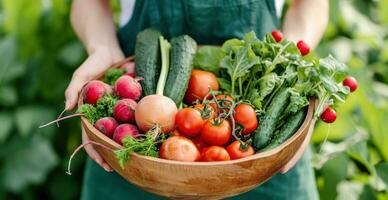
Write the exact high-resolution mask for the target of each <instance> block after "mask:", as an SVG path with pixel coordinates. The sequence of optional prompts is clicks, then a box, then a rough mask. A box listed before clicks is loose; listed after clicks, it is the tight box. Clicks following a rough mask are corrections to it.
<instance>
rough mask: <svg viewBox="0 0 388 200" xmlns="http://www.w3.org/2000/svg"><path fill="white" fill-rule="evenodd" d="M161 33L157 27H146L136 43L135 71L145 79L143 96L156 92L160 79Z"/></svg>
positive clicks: (142, 85)
mask: <svg viewBox="0 0 388 200" xmlns="http://www.w3.org/2000/svg"><path fill="white" fill-rule="evenodd" d="M160 36H161V33H160V32H159V31H157V30H155V29H145V30H143V31H141V32H140V33H139V34H138V35H137V37H136V45H135V56H136V57H135V59H136V63H135V73H136V75H137V76H138V77H142V78H143V79H144V80H143V81H141V82H140V84H141V87H142V88H143V96H147V95H151V94H155V93H156V85H157V82H158V79H159V74H160V68H161V65H160V63H161V58H160V51H159V37H160Z"/></svg>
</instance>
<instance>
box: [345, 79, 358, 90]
mask: <svg viewBox="0 0 388 200" xmlns="http://www.w3.org/2000/svg"><path fill="white" fill-rule="evenodd" d="M342 85H344V86H348V87H349V89H350V92H354V91H356V89H357V87H358V83H357V80H356V79H355V78H354V77H352V76H347V77H346V78H345V79H344V80H343V81H342Z"/></svg>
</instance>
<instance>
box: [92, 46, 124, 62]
mask: <svg viewBox="0 0 388 200" xmlns="http://www.w3.org/2000/svg"><path fill="white" fill-rule="evenodd" d="M87 51H88V54H89V55H92V54H98V55H100V56H104V57H105V56H107V57H108V58H109V59H110V61H111V63H116V62H119V61H121V60H123V59H124V58H125V56H124V54H123V52H122V51H121V48H120V47H119V46H118V45H117V46H116V45H97V46H94V47H92V48H89V49H88V50H87Z"/></svg>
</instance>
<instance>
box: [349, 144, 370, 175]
mask: <svg viewBox="0 0 388 200" xmlns="http://www.w3.org/2000/svg"><path fill="white" fill-rule="evenodd" d="M347 154H348V155H349V156H350V158H352V159H353V160H354V161H355V162H356V163H357V164H359V165H361V166H360V168H363V169H364V170H366V172H367V173H369V174H373V173H374V167H373V165H371V164H370V159H369V156H368V148H367V146H366V142H360V143H358V144H356V145H353V146H352V147H350V149H349V150H348V151H347Z"/></svg>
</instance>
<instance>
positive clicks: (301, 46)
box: [296, 40, 310, 56]
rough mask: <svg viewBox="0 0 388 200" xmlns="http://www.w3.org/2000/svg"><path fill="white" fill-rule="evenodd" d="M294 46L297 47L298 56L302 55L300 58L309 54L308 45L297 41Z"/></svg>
mask: <svg viewBox="0 0 388 200" xmlns="http://www.w3.org/2000/svg"><path fill="white" fill-rule="evenodd" d="M296 46H297V47H298V49H299V51H300V54H302V56H305V55H307V54H309V53H310V47H309V45H307V44H306V42H304V41H303V40H300V41H298V43H297V44H296Z"/></svg>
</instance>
